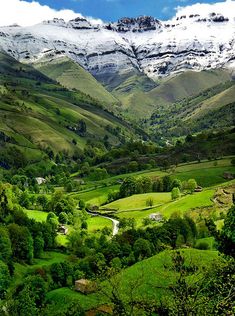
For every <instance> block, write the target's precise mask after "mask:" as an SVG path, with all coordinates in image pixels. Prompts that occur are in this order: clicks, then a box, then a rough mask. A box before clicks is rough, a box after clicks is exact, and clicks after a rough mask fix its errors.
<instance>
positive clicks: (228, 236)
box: [217, 206, 235, 258]
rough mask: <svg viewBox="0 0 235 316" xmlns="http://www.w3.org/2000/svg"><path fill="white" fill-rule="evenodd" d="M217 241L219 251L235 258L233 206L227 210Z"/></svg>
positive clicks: (234, 212) (234, 210)
mask: <svg viewBox="0 0 235 316" xmlns="http://www.w3.org/2000/svg"><path fill="white" fill-rule="evenodd" d="M217 240H218V243H219V245H218V246H219V250H220V251H221V252H223V253H224V254H226V255H229V256H232V257H234V258H235V206H233V207H232V208H231V209H230V210H229V212H228V214H227V216H226V218H225V220H224V226H223V228H222V231H221V233H220V234H219V236H218V237H217Z"/></svg>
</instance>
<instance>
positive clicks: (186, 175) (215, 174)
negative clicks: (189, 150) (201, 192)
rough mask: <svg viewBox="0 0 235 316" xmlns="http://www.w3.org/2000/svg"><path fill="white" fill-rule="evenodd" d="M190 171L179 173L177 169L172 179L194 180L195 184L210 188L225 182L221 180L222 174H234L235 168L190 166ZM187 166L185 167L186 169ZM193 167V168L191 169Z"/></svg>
mask: <svg viewBox="0 0 235 316" xmlns="http://www.w3.org/2000/svg"><path fill="white" fill-rule="evenodd" d="M191 166H192V169H191V170H188V171H186V170H182V169H183V168H182V169H181V171H180V172H179V171H178V169H176V173H174V175H173V178H178V179H180V180H181V181H185V180H189V179H195V180H196V181H197V183H198V184H199V185H200V186H202V187H204V188H205V187H210V186H213V185H216V184H221V183H223V182H225V179H224V178H223V173H224V172H231V173H235V167H232V166H231V164H230V166H227V167H225V166H224V167H215V166H214V167H209V166H208V167H204V166H202V167H201V168H199V167H200V166H198V165H191ZM188 167H189V166H187V168H188ZM193 167H195V168H193Z"/></svg>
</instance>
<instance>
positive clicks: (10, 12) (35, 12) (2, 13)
mask: <svg viewBox="0 0 235 316" xmlns="http://www.w3.org/2000/svg"><path fill="white" fill-rule="evenodd" d="M76 17H82V14H81V13H76V12H74V11H72V10H68V9H64V10H55V9H52V8H50V7H49V6H47V5H41V4H40V3H39V2H36V1H33V2H27V1H21V0H1V3H0V25H1V26H5V25H10V24H15V23H16V24H19V25H21V26H28V25H34V24H37V23H40V22H42V21H43V20H50V19H53V18H63V19H64V20H65V21H68V20H71V19H74V18H76ZM88 19H89V21H90V22H91V23H92V24H97V23H102V21H101V20H98V19H93V18H92V17H89V18H88Z"/></svg>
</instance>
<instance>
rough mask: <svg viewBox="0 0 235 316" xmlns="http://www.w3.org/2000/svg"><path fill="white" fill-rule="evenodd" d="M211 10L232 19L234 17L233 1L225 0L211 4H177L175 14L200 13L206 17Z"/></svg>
mask: <svg viewBox="0 0 235 316" xmlns="http://www.w3.org/2000/svg"><path fill="white" fill-rule="evenodd" d="M212 12H215V13H221V14H223V15H224V16H225V17H228V18H232V19H233V18H234V17H235V1H234V0H227V1H224V2H217V3H212V4H208V3H196V4H193V5H188V6H185V7H182V6H178V7H177V8H176V16H181V15H190V14H200V15H201V16H202V17H207V16H208V14H209V13H212Z"/></svg>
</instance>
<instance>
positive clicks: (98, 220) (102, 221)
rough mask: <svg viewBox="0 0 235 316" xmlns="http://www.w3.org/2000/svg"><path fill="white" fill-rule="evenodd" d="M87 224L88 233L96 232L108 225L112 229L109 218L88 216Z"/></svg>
mask: <svg viewBox="0 0 235 316" xmlns="http://www.w3.org/2000/svg"><path fill="white" fill-rule="evenodd" d="M87 225H88V232H89V233H96V232H97V231H100V230H102V229H103V228H105V227H108V228H110V229H112V227H113V224H112V221H111V220H109V219H107V218H103V217H98V216H93V217H90V218H89V219H88V220H87Z"/></svg>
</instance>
